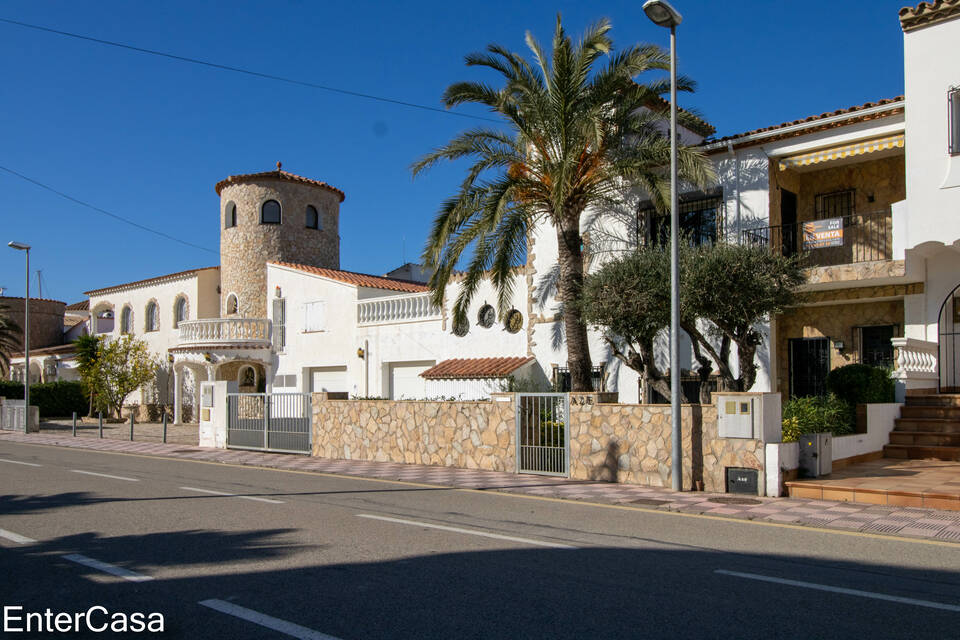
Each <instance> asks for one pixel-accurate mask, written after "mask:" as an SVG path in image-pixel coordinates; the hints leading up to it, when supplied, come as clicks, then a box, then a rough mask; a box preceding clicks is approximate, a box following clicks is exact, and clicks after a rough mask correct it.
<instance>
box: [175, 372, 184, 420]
mask: <svg viewBox="0 0 960 640" xmlns="http://www.w3.org/2000/svg"><path fill="white" fill-rule="evenodd" d="M182 405H183V367H181V368H179V369H178V368H176V367H174V368H173V424H182V423H183V421H182V420H181V416H182V415H183V411H182V409H183V406H182Z"/></svg>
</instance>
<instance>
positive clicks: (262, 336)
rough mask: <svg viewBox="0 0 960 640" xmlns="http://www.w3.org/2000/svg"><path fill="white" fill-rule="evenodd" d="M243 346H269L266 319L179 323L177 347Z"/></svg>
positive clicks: (230, 319) (268, 322)
mask: <svg viewBox="0 0 960 640" xmlns="http://www.w3.org/2000/svg"><path fill="white" fill-rule="evenodd" d="M226 344H243V345H244V346H261V345H262V346H263V347H269V346H270V320H268V319H266V318H208V319H204V320H189V321H185V322H181V323H180V339H179V341H178V346H181V347H188V346H193V345H212V346H215V345H226Z"/></svg>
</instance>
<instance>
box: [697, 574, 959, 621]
mask: <svg viewBox="0 0 960 640" xmlns="http://www.w3.org/2000/svg"><path fill="white" fill-rule="evenodd" d="M714 573H719V574H722V575H725V576H735V577H737V578H747V579H748V580H760V581H761V582H775V583H777V584H785V585H789V586H791V587H800V588H801V589H815V590H817V591H829V592H830V593H842V594H844V595H848V596H858V597H860V598H871V599H873V600H885V601H887V602H898V603H900V604H910V605H914V606H917V607H927V608H929V609H943V610H944V611H954V612H960V605H955V604H946V603H943V602H931V601H930V600H917V599H916V598H904V597H902V596H891V595H888V594H886V593H876V592H874V591H861V590H860V589H847V588H845V587H832V586H830V585H827V584H817V583H816V582H802V581H800V580H788V579H786V578H774V577H772V576H764V575H760V574H758V573H741V572H739V571H727V570H726V569H717V570H715V571H714Z"/></svg>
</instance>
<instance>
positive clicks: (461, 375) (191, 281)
mask: <svg viewBox="0 0 960 640" xmlns="http://www.w3.org/2000/svg"><path fill="white" fill-rule="evenodd" d="M900 21H901V26H902V28H903V31H904V43H905V59H904V65H905V77H906V86H905V95H904V96H899V97H895V98H889V99H884V100H880V101H877V102H873V103H867V104H864V105H860V106H856V107H851V108H846V109H841V110H838V111H834V112H830V113H824V114H820V115H817V116H812V117H809V118H806V119H804V120H797V121H793V122H785V123H783V124H779V125H776V126H769V127H764V128H761V129H756V130H753V131H748V132H745V133H742V134H738V135H734V136H727V137H724V138H720V139H712V138H710V137H709V136H710V135H711V134H712V133H713V130H712V128H710V127H709V125H707V124H706V123H703V126H702V127H699V126H698V127H694V128H696V129H697V131H685V132H684V139H685V140H687V141H691V142H693V143H695V144H698V145H700V146H701V148H702V149H703V150H704V152H705V153H707V154H708V155H709V157H710V158H711V159H712V160H713V162H714V164H715V166H716V169H717V174H718V182H717V184H716V186H715V187H714V188H713V189H709V190H707V191H704V192H697V193H686V194H683V195H682V196H681V219H682V221H683V226H684V227H685V228H686V229H687V230H689V231H691V232H693V233H694V236H695V237H696V238H699V239H700V240H701V241H704V242H721V241H725V242H749V243H753V244H760V245H762V246H767V247H769V248H770V250H771V251H777V252H783V253H785V254H792V253H796V252H800V251H806V250H809V253H808V255H807V260H808V263H807V266H808V268H809V270H808V275H809V278H808V284H807V285H806V288H807V289H808V290H809V293H810V295H809V297H808V299H807V301H806V302H805V303H804V305H803V306H801V307H797V308H795V309H792V310H791V311H790V312H788V313H785V314H783V315H781V316H778V317H776V318H773V319H772V320H771V321H770V323H769V325H768V326H767V327H765V335H764V338H765V339H764V344H763V345H762V347H761V349H760V352H759V353H758V357H759V359H760V363H759V364H760V366H761V369H760V372H759V376H758V379H757V382H756V385H755V387H754V389H753V390H755V391H779V392H781V393H782V394H784V395H785V396H788V395H806V394H815V393H820V392H822V390H823V385H824V381H825V377H826V374H827V372H828V371H829V370H830V369H831V368H834V367H837V366H840V365H843V364H846V363H849V362H866V363H871V364H880V365H889V366H895V367H896V371H895V373H894V375H895V376H896V377H897V378H898V379H899V380H900V381H901V383H902V385H901V386H902V388H904V389H920V388H926V389H931V388H939V389H940V390H957V389H958V388H960V367H958V364H960V348H958V345H956V344H955V342H956V336H957V335H960V328H958V327H960V302H956V299H957V298H960V293H958V292H957V291H958V287H960V62H958V59H957V58H956V56H950V55H949V53H948V52H951V51H954V50H955V49H956V43H958V42H960V0H946V1H942V2H937V3H935V4H933V5H931V4H928V3H921V4H920V5H919V7H917V8H915V9H904V10H902V11H901V14H900ZM216 190H217V193H218V194H219V196H220V199H221V202H220V211H219V216H218V221H219V222H218V224H219V225H220V257H221V259H220V265H219V266H211V267H206V268H200V269H193V270H188V271H182V272H179V273H174V274H169V275H163V276H158V277H156V278H151V279H148V280H142V281H139V282H131V283H125V284H117V285H112V286H108V287H103V288H99V289H95V290H91V291H89V292H87V295H88V296H89V300H88V308H89V318H88V319H87V323H88V328H89V331H90V332H91V333H94V334H107V335H113V336H116V335H119V334H122V333H131V334H135V335H137V336H138V337H142V338H144V339H145V340H146V341H147V342H148V344H149V345H150V348H151V350H153V351H154V352H156V353H159V354H162V357H163V359H164V360H165V361H166V364H167V365H168V366H167V367H166V369H165V370H164V371H163V372H162V373H161V374H160V375H159V376H158V379H157V382H156V384H154V385H151V386H150V388H146V389H143V390H141V392H139V397H137V398H131V399H130V400H131V402H132V403H133V404H141V405H149V404H163V405H173V406H174V415H175V419H176V421H177V422H180V421H186V420H193V419H195V418H194V417H193V416H195V411H193V410H192V408H193V407H196V406H197V405H198V397H197V394H198V390H199V384H198V383H199V382H200V381H204V380H235V381H237V383H238V385H239V387H240V389H241V391H244V390H246V391H256V390H260V391H303V392H309V391H327V392H331V393H346V394H349V395H350V396H352V397H384V398H426V397H457V398H460V399H472V398H484V397H487V396H488V395H489V393H490V392H491V391H497V390H501V389H503V388H505V385H506V384H507V382H508V379H509V378H510V377H513V378H515V379H530V380H533V381H536V382H539V383H541V384H544V385H546V384H548V383H549V384H552V385H553V386H555V387H556V388H560V389H563V388H564V387H565V385H566V384H568V375H567V373H566V369H565V368H566V353H565V348H564V344H563V340H562V332H561V331H560V325H561V324H562V323H560V322H559V321H558V319H557V317H556V316H555V314H556V305H555V301H554V299H553V296H552V295H551V291H550V287H549V283H550V279H551V278H550V274H551V272H552V270H553V268H554V263H555V257H556V236H555V233H554V231H553V230H552V229H551V228H543V227H541V228H537V229H534V230H533V231H532V233H531V235H530V241H529V242H528V259H527V263H526V264H525V265H523V266H520V267H518V268H517V283H516V287H515V291H514V294H513V300H512V302H511V308H510V309H509V310H508V311H507V312H506V313H502V314H501V313H498V311H497V310H496V309H495V307H494V306H491V305H494V304H495V302H494V301H495V299H496V295H495V294H494V292H493V290H492V288H489V289H488V290H487V291H486V292H481V294H480V295H478V296H477V297H476V298H475V302H474V304H473V307H472V308H471V310H470V312H469V314H468V317H469V318H470V322H469V326H464V327H453V326H452V323H451V319H450V308H449V306H447V305H444V306H442V307H436V306H434V305H433V304H431V302H430V297H429V293H428V289H427V286H426V285H425V281H426V280H427V277H428V276H429V274H425V273H423V272H422V270H421V269H419V268H418V267H417V265H404V266H403V267H401V268H400V269H398V270H396V271H394V272H391V273H390V274H386V275H368V274H361V273H355V272H352V271H345V270H342V269H340V259H339V253H340V247H339V242H340V239H339V222H338V221H339V211H340V206H341V203H342V202H343V201H344V197H345V196H344V194H343V193H342V192H341V191H339V190H338V189H336V188H335V187H333V186H331V185H328V184H326V183H324V182H320V181H318V180H314V179H310V178H305V177H301V176H298V175H295V174H293V173H289V172H287V171H284V170H282V168H281V167H280V164H279V163H278V164H277V169H276V170H274V171H267V172H263V173H253V174H245V175H236V176H231V177H228V178H226V179H225V180H223V181H221V182H220V183H218V184H217V185H216ZM658 215H659V214H658V213H657V212H656V211H655V210H653V208H652V207H650V206H649V205H648V204H647V203H645V202H644V201H643V199H642V197H641V198H638V202H637V203H636V206H635V207H632V208H631V209H630V210H629V211H628V212H627V213H626V214H624V213H623V212H619V213H611V214H610V215H600V216H599V217H598V220H597V222H596V223H595V224H594V225H591V226H589V227H585V228H584V231H585V232H586V233H587V235H588V237H589V244H588V246H587V249H588V252H589V253H591V255H593V256H594V257H595V258H597V259H598V260H602V259H603V257H604V256H607V255H614V254H615V253H616V252H617V251H622V250H625V249H630V248H632V247H634V246H636V245H637V244H638V243H642V242H646V241H650V240H651V238H650V235H655V234H656V229H657V227H658V225H659V224H660V222H659V220H658ZM810 223H816V225H833V227H832V228H833V229H837V228H839V229H840V230H841V231H842V233H841V234H840V240H839V242H837V241H836V238H835V241H834V243H833V244H834V246H831V247H827V248H811V247H810V245H809V237H810V233H811V232H812V231H813V229H812V228H811V225H810ZM817 228H819V226H818V227H817ZM645 235H646V237H645ZM834 236H836V234H834ZM346 241H348V242H349V241H350V239H349V238H348V239H346ZM458 286H459V284H458V282H456V280H454V281H453V282H451V283H450V284H449V285H448V289H447V296H446V299H447V300H448V301H449V300H452V299H454V298H455V296H456V294H457V288H458ZM487 286H488V287H489V283H488V285H487ZM684 353H685V355H684V356H683V360H684V362H685V363H688V364H685V365H684V369H685V371H684V374H685V375H688V374H689V373H690V371H691V370H692V369H694V368H695V366H696V365H695V360H694V359H693V357H692V354H691V353H690V349H689V348H687V349H686V351H685V352H684ZM591 354H592V356H593V358H594V360H595V362H594V365H595V368H596V375H595V381H596V385H597V386H598V387H602V388H603V389H604V390H609V391H617V392H619V398H620V401H621V402H628V403H635V402H651V401H658V402H663V401H664V400H663V399H660V398H658V397H656V396H655V394H653V393H651V392H650V391H649V390H645V389H640V388H639V385H638V377H637V374H636V373H635V372H633V371H632V370H629V369H627V368H626V367H623V366H621V365H620V363H619V362H618V361H616V360H614V359H611V358H610V357H609V356H608V355H607V350H606V348H605V346H604V343H603V340H602V338H601V336H599V335H592V336H591ZM17 362H18V360H16V359H15V360H14V365H15V366H16V363H17ZM20 362H22V359H21V360H20ZM15 375H17V374H15ZM684 384H685V385H694V386H695V385H696V384H698V383H697V382H696V381H695V377H694V376H690V378H689V380H687V379H685V381H684ZM688 393H690V394H691V395H694V396H695V394H693V393H692V389H691V391H690V392H688ZM188 408H189V409H188Z"/></svg>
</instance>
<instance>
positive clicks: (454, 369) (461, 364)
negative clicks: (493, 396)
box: [420, 356, 534, 379]
mask: <svg viewBox="0 0 960 640" xmlns="http://www.w3.org/2000/svg"><path fill="white" fill-rule="evenodd" d="M532 360H534V358H533V356H500V357H493V358H452V359H449V360H443V361H441V362H438V363H437V364H435V365H434V366H432V367H430V368H429V369H427V370H426V371H424V372H423V373H421V374H420V376H421V377H423V378H428V379H429V378H434V379H477V378H505V377H507V376H509V375H510V374H511V373H513V372H514V371H516V370H517V369H519V368H520V367H522V366H523V365H525V364H527V363H529V362H531V361H532Z"/></svg>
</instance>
